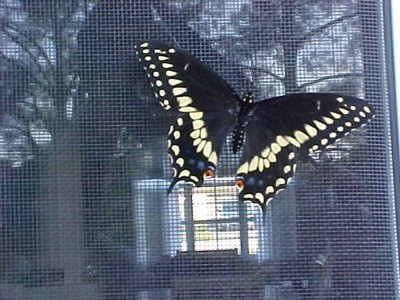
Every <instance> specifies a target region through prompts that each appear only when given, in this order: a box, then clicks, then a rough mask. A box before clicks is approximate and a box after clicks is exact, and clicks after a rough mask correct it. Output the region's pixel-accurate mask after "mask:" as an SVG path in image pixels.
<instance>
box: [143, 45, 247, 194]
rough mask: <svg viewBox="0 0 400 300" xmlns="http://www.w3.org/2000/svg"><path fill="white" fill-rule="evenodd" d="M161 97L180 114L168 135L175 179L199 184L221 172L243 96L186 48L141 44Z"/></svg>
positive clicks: (160, 101)
mask: <svg viewBox="0 0 400 300" xmlns="http://www.w3.org/2000/svg"><path fill="white" fill-rule="evenodd" d="M137 50H138V56H139V59H140V61H141V63H142V65H143V68H144V69H145V71H146V73H147V76H148V77H149V80H150V83H151V86H152V88H153V91H154V94H155V96H156V98H158V100H159V103H160V104H161V105H162V106H163V107H164V108H165V109H166V110H171V111H173V112H174V113H175V115H176V119H175V123H174V124H173V125H172V126H171V128H170V133H169V135H168V144H169V145H168V148H169V150H168V153H169V154H170V156H171V158H172V166H173V169H174V173H175V174H174V180H173V181H172V183H171V186H170V188H169V190H168V191H171V190H172V188H173V187H174V185H175V184H176V183H177V182H178V181H181V180H182V181H186V182H190V183H193V184H195V185H196V186H200V185H201V184H202V183H203V181H204V179H203V177H208V176H212V175H213V174H214V172H215V170H216V166H217V161H218V155H219V153H220V151H221V148H222V145H223V143H224V141H225V139H226V136H227V135H228V134H229V132H230V130H231V128H232V127H233V126H234V124H235V117H234V110H235V108H236V102H237V101H238V100H239V99H238V97H237V95H236V94H235V93H234V92H233V90H232V89H231V88H230V86H229V85H228V84H227V83H226V82H225V81H224V80H223V79H222V78H221V77H220V76H219V75H218V74H216V73H215V72H213V71H212V70H210V69H208V68H207V67H206V66H204V65H203V64H202V63H201V62H200V61H199V60H197V59H196V58H194V57H193V56H192V55H190V54H189V53H187V52H184V51H182V50H179V49H175V48H174V47H171V46H169V45H166V44H164V43H161V42H157V41H144V42H141V43H139V44H138V46H137Z"/></svg>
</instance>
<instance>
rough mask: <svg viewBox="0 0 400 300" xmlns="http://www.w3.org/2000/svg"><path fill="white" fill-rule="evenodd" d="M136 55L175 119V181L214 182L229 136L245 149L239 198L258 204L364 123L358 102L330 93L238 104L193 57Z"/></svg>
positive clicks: (156, 45) (156, 50) (143, 51)
mask: <svg viewBox="0 0 400 300" xmlns="http://www.w3.org/2000/svg"><path fill="white" fill-rule="evenodd" d="M136 49H137V51H138V57H139V60H140V62H141V64H142V66H143V68H144V70H145V72H146V73H147V76H148V78H149V80H150V84H151V86H152V87H153V91H154V95H155V97H156V98H157V99H158V101H159V103H160V104H161V105H162V106H163V107H164V108H165V109H166V110H171V111H173V112H174V113H175V115H176V118H175V121H174V123H173V124H172V125H171V127H170V132H169V134H168V148H169V149H168V152H169V154H170V155H171V157H172V166H173V169H174V179H173V181H172V183H171V185H170V187H169V190H168V192H170V191H171V190H172V188H173V187H174V186H175V184H176V183H177V182H178V181H186V182H190V183H192V184H194V185H195V186H201V185H202V184H203V182H204V179H205V178H209V177H212V176H213V175H214V174H215V172H216V168H217V164H218V156H219V154H220V152H221V148H222V145H223V144H224V142H225V140H226V138H227V136H228V135H229V134H231V135H232V150H233V153H237V152H238V151H239V150H240V148H241V147H242V146H243V154H242V158H241V163H240V166H239V168H238V169H237V174H236V186H237V188H238V190H239V199H241V200H243V201H246V200H249V201H252V202H255V203H258V204H260V205H261V208H262V209H263V211H264V210H265V207H266V205H267V203H268V202H269V201H270V200H271V199H272V198H273V197H274V196H275V195H276V194H277V192H278V191H280V190H283V189H284V188H285V187H286V186H287V184H288V182H289V181H290V179H291V178H292V177H293V175H294V173H295V170H296V164H297V162H298V160H299V159H300V158H301V157H303V158H304V157H305V156H304V155H308V154H309V153H310V152H314V151H319V150H322V149H324V148H325V147H327V146H328V145H330V144H332V143H333V142H335V141H336V140H337V139H339V138H341V137H343V136H344V135H345V134H347V133H348V132H350V131H351V130H353V129H356V128H358V127H360V126H362V125H364V124H365V123H367V122H368V121H369V120H370V119H371V117H372V115H373V113H372V109H371V107H370V106H369V105H368V104H367V103H366V102H364V101H362V100H360V99H358V98H355V97H348V96H343V95H338V94H330V93H299V94H289V95H285V96H281V97H275V98H271V99H265V100H261V101H258V102H254V100H253V98H252V96H251V95H250V94H247V95H245V96H244V97H243V98H240V97H239V96H238V95H237V94H236V93H235V91H234V90H233V89H232V88H231V87H230V86H229V85H228V84H227V83H226V82H225V80H224V79H222V78H221V77H220V76H219V75H218V74H216V73H215V72H214V71H212V70H211V69H209V68H208V67H206V66H205V65H204V64H203V63H202V62H200V61H199V60H198V59H196V58H195V57H193V56H192V55H191V54H189V53H187V52H185V51H182V50H179V49H177V48H175V47H172V46H170V45H167V44H164V43H162V42H158V41H143V42H140V43H139V44H138V45H137V46H136Z"/></svg>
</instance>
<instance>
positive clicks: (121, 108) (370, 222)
mask: <svg viewBox="0 0 400 300" xmlns="http://www.w3.org/2000/svg"><path fill="white" fill-rule="evenodd" d="M381 2H382V1H375V0H354V1H351V0H337V1H309V0H280V1H279V0H225V1H220V0H204V1H196V0H193V1H190V0H188V1H178V0H177V1H164V0H143V1H136V0H118V1H87V0H86V1H83V0H82V1H81V0H68V1H59V0H40V1H24V0H21V1H17V0H15V1H14V0H7V1H2V2H1V3H0V18H1V30H0V39H1V42H0V50H1V55H0V60H1V67H0V72H1V77H0V79H1V89H0V95H1V98H2V100H1V105H0V113H1V115H0V117H1V119H0V120H1V125H0V168H1V172H0V176H1V179H2V180H1V181H0V185H1V186H0V192H1V194H0V195H1V198H0V239H1V240H0V299H7V300H8V299H10V300H13V299H18V300H19V299H143V300H144V299H289V300H291V299H293V300H297V299H395V298H396V297H397V296H398V295H397V293H398V290H397V289H398V287H397V281H396V280H397V277H398V270H397V266H398V261H397V236H396V232H395V227H396V224H395V222H396V216H395V215H394V213H393V210H394V198H393V190H392V189H391V188H388V187H391V186H392V184H393V170H392V166H391V164H390V162H391V156H392V154H391V153H390V151H391V145H390V142H391V134H392V132H391V131H390V123H391V122H393V120H391V119H390V115H389V112H388V107H389V98H388V84H387V82H386V79H385V78H386V76H387V74H386V67H385V61H384V57H385V53H386V52H387V49H385V47H384V45H385V41H384V36H385V35H384V33H383V32H384V31H383V22H382V20H384V18H385V14H384V11H383V8H382V3H381ZM143 39H156V40H162V41H164V42H168V43H171V44H175V45H176V46H177V47H180V48H182V49H185V50H187V51H189V52H191V53H192V54H193V55H195V56H196V57H198V58H199V59H201V60H202V61H203V62H205V63H206V64H207V65H208V66H209V67H211V68H212V69H214V70H215V71H216V72H218V73H219V74H220V75H221V76H223V77H224V78H225V79H226V80H227V81H228V82H229V83H230V85H231V86H232V87H233V88H234V89H235V90H236V91H237V92H238V93H239V94H240V93H245V92H248V91H251V92H253V94H254V95H255V97H257V98H259V99H262V98H267V97H272V96H277V95H282V94H285V93H291V92H301V91H307V92H338V93H342V94H348V95H353V96H358V97H361V98H364V99H367V101H368V103H370V104H371V105H372V106H373V107H374V109H375V110H376V117H375V119H374V120H373V121H372V122H371V123H369V124H368V125H367V127H366V128H365V130H361V131H360V132H355V133H354V134H353V135H351V136H349V137H346V138H344V139H342V140H341V141H340V142H339V143H337V144H336V145H335V147H333V148H332V149H329V151H325V152H323V153H320V154H318V155H315V156H314V157H313V161H314V162H315V163H314V164H313V163H307V162H305V163H303V164H301V165H299V167H298V170H297V174H296V177H295V179H294V180H293V182H292V183H291V184H290V185H289V187H288V188H287V189H286V190H285V191H284V192H282V193H280V194H279V195H278V197H277V198H276V199H275V200H274V201H273V202H272V204H271V205H270V206H269V207H268V209H267V221H266V223H265V224H264V223H263V218H262V214H261V212H260V210H259V208H258V207H257V206H255V205H253V204H250V203H239V202H238V200H237V197H236V191H235V189H234V188H233V184H234V183H233V182H234V174H235V169H236V167H237V166H238V160H239V157H238V156H234V155H232V154H231V152H230V151H229V149H228V148H227V147H225V148H224V149H223V153H222V155H221V157H220V163H219V164H220V166H219V170H218V176H217V177H216V178H214V179H211V180H208V181H207V182H206V183H205V184H204V186H203V187H199V188H193V187H191V186H187V185H179V186H177V187H176V188H175V189H174V190H173V191H172V193H171V194H170V195H169V196H168V197H167V195H166V190H167V188H168V186H169V184H170V180H171V178H172V171H171V168H170V163H169V159H168V157H167V155H166V153H167V151H166V148H167V144H166V140H165V136H166V133H167V132H168V127H169V124H170V123H171V116H170V115H168V114H166V113H165V112H164V111H163V109H162V108H161V107H160V106H159V105H158V103H157V101H156V100H155V99H154V98H153V96H152V93H151V91H150V87H149V84H148V82H147V80H146V76H145V74H144V73H143V72H142V70H141V68H140V66H139V64H138V61H137V57H136V55H135V51H134V48H133V45H134V44H135V42H136V41H139V40H143ZM227 142H228V143H229V141H227Z"/></svg>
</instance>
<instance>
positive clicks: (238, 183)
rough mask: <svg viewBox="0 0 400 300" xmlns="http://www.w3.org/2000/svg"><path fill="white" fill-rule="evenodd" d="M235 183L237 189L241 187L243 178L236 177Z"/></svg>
mask: <svg viewBox="0 0 400 300" xmlns="http://www.w3.org/2000/svg"><path fill="white" fill-rule="evenodd" d="M235 184H236V187H237V188H238V189H239V190H241V189H243V179H240V178H237V179H236V180H235Z"/></svg>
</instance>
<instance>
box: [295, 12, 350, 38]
mask: <svg viewBox="0 0 400 300" xmlns="http://www.w3.org/2000/svg"><path fill="white" fill-rule="evenodd" d="M354 17H357V14H351V15H345V16H341V17H340V18H337V19H335V20H332V21H329V22H328V23H325V24H324V25H322V26H319V27H317V28H314V29H313V30H311V31H309V32H307V33H306V34H305V35H304V36H303V37H302V38H301V43H305V42H306V41H308V40H309V39H310V38H311V37H313V36H315V35H317V34H319V33H322V32H323V31H325V30H326V29H328V28H329V27H332V26H334V25H336V24H339V23H341V22H344V21H346V20H349V19H352V18H354Z"/></svg>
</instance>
